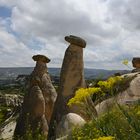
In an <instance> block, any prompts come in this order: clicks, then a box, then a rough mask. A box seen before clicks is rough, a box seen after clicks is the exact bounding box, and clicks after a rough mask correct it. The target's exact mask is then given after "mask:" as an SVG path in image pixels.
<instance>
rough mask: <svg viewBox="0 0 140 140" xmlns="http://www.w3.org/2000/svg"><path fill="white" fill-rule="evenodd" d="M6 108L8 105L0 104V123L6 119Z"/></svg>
mask: <svg viewBox="0 0 140 140" xmlns="http://www.w3.org/2000/svg"><path fill="white" fill-rule="evenodd" d="M7 109H9V107H7V106H0V124H1V123H3V122H4V121H5V120H6V119H7V117H6V114H7Z"/></svg>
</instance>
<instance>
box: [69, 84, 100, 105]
mask: <svg viewBox="0 0 140 140" xmlns="http://www.w3.org/2000/svg"><path fill="white" fill-rule="evenodd" d="M98 92H101V89H100V88H96V87H94V88H81V89H79V90H77V91H76V93H75V96H74V97H73V98H71V99H70V100H69V102H68V105H69V106H70V105H72V104H79V103H80V102H82V101H83V100H84V99H85V98H87V97H88V96H91V95H93V94H94V93H98Z"/></svg>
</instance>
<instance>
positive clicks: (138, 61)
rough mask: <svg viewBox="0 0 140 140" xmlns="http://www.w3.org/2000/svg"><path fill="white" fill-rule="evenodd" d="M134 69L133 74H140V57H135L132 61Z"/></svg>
mask: <svg viewBox="0 0 140 140" xmlns="http://www.w3.org/2000/svg"><path fill="white" fill-rule="evenodd" d="M132 64H133V67H134V68H135V69H134V70H132V72H138V71H139V72H140V57H134V58H133V60H132Z"/></svg>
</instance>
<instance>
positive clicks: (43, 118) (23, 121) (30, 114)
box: [15, 55, 57, 136]
mask: <svg viewBox="0 0 140 140" xmlns="http://www.w3.org/2000/svg"><path fill="white" fill-rule="evenodd" d="M33 60H34V61H36V66H35V68H34V70H33V72H32V73H31V75H30V80H29V87H28V92H27V94H26V95H25V97H24V102H23V107H22V111H21V114H20V116H19V119H18V122H17V125H16V129H15V136H23V135H24V134H25V133H26V132H27V130H28V129H29V128H28V127H30V128H31V130H32V131H33V133H34V132H35V131H36V130H37V129H38V130H39V131H40V133H43V134H44V135H46V136H47V134H48V125H49V123H50V118H51V115H52V111H53V107H54V102H55V100H56V97H57V94H56V91H55V88H54V87H53V85H52V82H51V79H50V76H49V74H48V70H47V66H46V63H48V62H49V61H50V60H49V59H48V58H47V57H46V56H43V55H35V56H33Z"/></svg>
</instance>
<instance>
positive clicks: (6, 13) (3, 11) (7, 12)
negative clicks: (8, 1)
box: [0, 6, 12, 18]
mask: <svg viewBox="0 0 140 140" xmlns="http://www.w3.org/2000/svg"><path fill="white" fill-rule="evenodd" d="M11 12H12V11H11V9H10V8H7V7H4V6H0V17H2V18H7V17H10V16H11Z"/></svg>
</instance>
